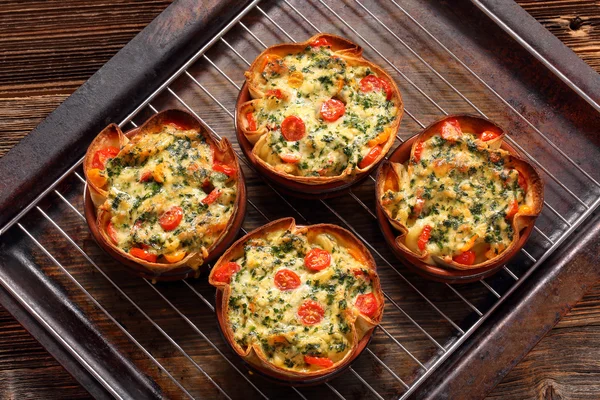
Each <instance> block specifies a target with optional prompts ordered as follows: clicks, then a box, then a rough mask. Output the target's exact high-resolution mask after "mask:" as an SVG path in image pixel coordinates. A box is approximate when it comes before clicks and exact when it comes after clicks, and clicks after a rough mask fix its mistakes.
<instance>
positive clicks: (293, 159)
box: [279, 153, 300, 164]
mask: <svg viewBox="0 0 600 400" xmlns="http://www.w3.org/2000/svg"><path fill="white" fill-rule="evenodd" d="M279 158H281V161H283V162H285V163H288V164H296V163H297V162H298V161H300V155H299V154H295V153H289V154H280V155H279Z"/></svg>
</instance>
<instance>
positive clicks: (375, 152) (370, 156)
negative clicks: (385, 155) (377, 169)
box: [358, 145, 383, 169]
mask: <svg viewBox="0 0 600 400" xmlns="http://www.w3.org/2000/svg"><path fill="white" fill-rule="evenodd" d="M382 150H383V147H382V146H381V145H378V146H375V147H371V150H369V152H368V153H367V155H366V156H364V157H363V159H362V160H360V162H359V163H358V168H360V169H364V168H367V167H368V166H369V165H371V164H373V162H375V160H376V159H377V157H379V155H380V154H381V151H382Z"/></svg>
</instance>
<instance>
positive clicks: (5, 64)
mask: <svg viewBox="0 0 600 400" xmlns="http://www.w3.org/2000/svg"><path fill="white" fill-rule="evenodd" d="M169 3H170V1H145V2H134V1H131V0H119V1H111V2H91V1H89V0H87V1H83V0H80V1H73V2H69V3H68V6H66V5H65V4H66V3H65V2H62V1H60V0H52V1H30V2H27V3H22V2H17V1H7V2H4V3H3V6H2V9H0V48H1V49H2V50H0V52H1V53H0V56H1V59H2V62H1V63H0V156H1V155H2V154H4V153H5V152H6V151H8V149H9V148H10V147H12V146H13V145H14V143H16V142H17V141H18V140H19V139H20V138H22V137H23V136H24V135H26V134H27V132H29V131H30V130H31V129H32V128H33V127H35V125H36V124H37V123H38V122H39V121H40V120H41V119H43V118H44V117H45V115H47V114H48V113H49V112H50V111H51V110H52V109H54V108H55V107H56V106H57V105H58V104H60V102H62V101H63V100H64V99H65V98H66V97H67V96H68V95H69V94H70V93H71V92H72V91H73V90H75V89H76V88H77V87H78V86H79V85H80V84H81V83H83V82H84V81H85V80H86V79H87V78H88V77H89V76H90V75H91V74H92V73H93V72H95V70H97V69H98V68H99V67H100V66H101V65H102V64H104V63H105V62H106V61H107V60H108V59H109V58H110V57H111V56H112V55H113V54H114V53H115V52H116V51H118V49H119V48H121V47H122V46H123V45H124V44H125V43H127V42H128V41H129V40H130V39H131V37H133V36H134V35H135V33H137V32H138V31H139V30H140V29H142V28H143V27H144V26H145V25H146V24H147V23H149V22H150V21H151V20H152V18H154V16H156V15H157V14H158V13H159V12H160V11H162V10H163V9H164V8H165V7H166V6H167V5H168V4H169ZM520 3H522V5H523V6H524V7H525V8H526V9H527V10H528V11H529V12H531V14H532V15H533V16H534V17H536V18H538V20H540V21H541V22H542V23H544V24H545V25H546V26H547V27H548V28H549V29H550V30H551V31H552V32H553V33H555V34H556V35H557V36H558V37H559V38H560V39H561V40H563V41H564V42H565V43H566V44H567V45H569V46H571V48H573V49H574V50H575V51H576V52H577V53H578V54H579V55H580V56H582V57H583V58H584V59H585V60H586V61H588V63H590V65H592V66H593V67H595V68H596V70H600V55H599V54H598V51H599V49H600V46H599V43H600V42H599V40H598V39H599V36H598V19H599V16H600V12H599V10H598V5H597V2H594V1H543V2H520ZM577 13H579V14H577ZM576 16H580V17H581V19H582V21H583V23H582V25H581V27H579V28H578V29H575V28H576V27H577V24H575V25H573V29H571V28H570V27H569V24H571V22H573V21H574V20H575V17H576ZM570 32H575V33H570ZM577 32H583V33H577ZM599 324H600V286H596V287H595V288H594V289H593V290H592V291H591V292H590V294H589V295H588V296H586V297H585V299H584V300H583V301H582V302H581V303H580V304H579V305H578V306H577V307H576V308H575V309H574V310H573V311H572V312H571V314H569V315H568V316H567V317H566V318H565V319H564V320H563V321H561V323H560V324H559V325H557V327H556V328H555V329H554V330H553V331H552V332H551V333H550V334H549V335H548V336H547V337H546V338H544V339H543V340H542V341H541V342H540V344H539V345H538V346H537V347H536V348H535V349H534V350H533V351H532V352H531V353H530V354H529V355H528V356H527V358H526V359H524V360H523V362H522V363H521V364H519V365H518V366H517V367H516V368H515V369H514V370H513V371H512V372H511V373H510V374H509V375H508V376H507V377H506V378H505V380H504V381H503V382H502V383H501V384H500V385H498V387H497V388H496V389H495V390H494V392H493V393H491V394H490V398H494V399H496V398H508V399H522V398H599V397H600V387H598V384H597V382H598V381H599V380H600V365H599V361H598V360H600V354H598V352H597V351H596V349H598V348H600V339H599V338H598V335H597V334H596V335H594V331H596V332H597V330H598V325H599ZM0 335H2V339H3V340H2V341H0V398H2V399H3V398H5V396H6V398H23V397H42V398H50V399H51V398H85V397H87V395H86V392H85V391H84V390H83V389H82V388H81V387H79V386H78V385H77V384H76V383H75V381H74V380H73V379H72V378H71V377H70V376H69V375H68V374H67V373H66V372H65V371H64V370H63V369H62V368H61V367H60V366H59V365H58V364H57V363H56V361H54V360H53V359H52V358H51V357H50V356H49V355H48V354H47V353H46V352H45V351H44V350H43V349H42V348H41V347H40V346H39V345H38V344H37V343H36V342H35V341H34V340H33V339H32V338H31V336H29V335H28V334H27V333H26V332H25V331H23V330H22V329H19V326H18V324H16V323H15V322H14V320H12V319H11V318H10V317H9V316H8V315H7V314H6V312H5V311H4V310H1V311H0ZM7 389H8V390H7ZM3 390H4V391H3Z"/></svg>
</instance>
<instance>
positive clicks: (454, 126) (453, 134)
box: [441, 118, 462, 141]
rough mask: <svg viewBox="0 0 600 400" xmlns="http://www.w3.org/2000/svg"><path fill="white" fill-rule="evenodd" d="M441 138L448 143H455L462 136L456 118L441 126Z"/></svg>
mask: <svg viewBox="0 0 600 400" xmlns="http://www.w3.org/2000/svg"><path fill="white" fill-rule="evenodd" d="M441 135H442V138H444V139H446V140H450V141H456V140H458V139H459V138H460V137H461V136H462V130H461V129H460V123H459V122H458V120H457V119H456V118H450V119H448V120H446V121H444V123H443V124H442V128H441Z"/></svg>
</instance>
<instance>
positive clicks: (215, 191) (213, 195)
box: [202, 189, 221, 205]
mask: <svg viewBox="0 0 600 400" xmlns="http://www.w3.org/2000/svg"><path fill="white" fill-rule="evenodd" d="M220 195H221V190H219V189H213V191H212V192H210V193H209V194H208V196H206V197H205V198H203V199H202V203H204V204H206V205H208V204H212V203H214V202H215V200H217V199H218V198H219V196H220Z"/></svg>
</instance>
